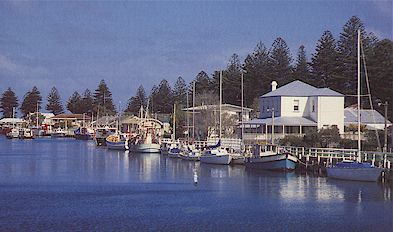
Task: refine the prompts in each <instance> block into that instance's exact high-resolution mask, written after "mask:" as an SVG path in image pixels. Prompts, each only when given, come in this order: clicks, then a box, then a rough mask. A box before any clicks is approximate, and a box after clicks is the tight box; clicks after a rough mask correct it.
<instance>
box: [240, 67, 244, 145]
mask: <svg viewBox="0 0 393 232" xmlns="http://www.w3.org/2000/svg"><path fill="white" fill-rule="evenodd" d="M243 78H244V72H243V71H242V80H241V85H242V88H241V89H242V115H241V118H240V120H242V121H241V122H242V124H241V125H242V140H241V141H242V143H243V135H244V128H243V127H244V125H243V117H244V112H243V98H244V96H243V94H244V89H243Z"/></svg>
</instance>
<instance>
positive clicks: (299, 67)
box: [293, 45, 310, 83]
mask: <svg viewBox="0 0 393 232" xmlns="http://www.w3.org/2000/svg"><path fill="white" fill-rule="evenodd" d="M293 78H294V79H296V80H301V81H303V82H307V83H310V67H309V64H308V63H307V57H306V51H305V49H304V45H300V47H299V50H298V53H297V59H296V66H295V69H294V71H293Z"/></svg>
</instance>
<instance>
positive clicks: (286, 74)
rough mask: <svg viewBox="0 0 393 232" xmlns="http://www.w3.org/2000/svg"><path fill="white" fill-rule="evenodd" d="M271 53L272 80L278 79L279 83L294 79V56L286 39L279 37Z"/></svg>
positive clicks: (283, 83) (282, 83)
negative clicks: (292, 63) (292, 65)
mask: <svg viewBox="0 0 393 232" xmlns="http://www.w3.org/2000/svg"><path fill="white" fill-rule="evenodd" d="M269 55H270V56H269V58H270V59H269V60H270V61H269V63H270V67H271V77H272V80H275V81H277V82H278V84H279V85H285V84H286V83H288V82H290V81H292V67H291V62H292V57H291V53H290V51H289V47H288V45H287V43H286V42H285V40H284V39H282V38H281V37H278V38H277V39H276V40H275V41H274V42H273V44H272V47H271V48H270V52H269Z"/></svg>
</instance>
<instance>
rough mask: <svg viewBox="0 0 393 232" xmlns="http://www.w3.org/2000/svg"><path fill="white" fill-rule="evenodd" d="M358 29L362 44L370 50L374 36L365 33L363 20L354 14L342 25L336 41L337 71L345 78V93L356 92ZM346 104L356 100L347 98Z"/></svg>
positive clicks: (366, 50) (365, 48)
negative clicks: (337, 54)
mask: <svg viewBox="0 0 393 232" xmlns="http://www.w3.org/2000/svg"><path fill="white" fill-rule="evenodd" d="M358 29H360V34H361V40H362V46H363V48H364V50H365V52H366V53H369V52H371V50H372V47H373V46H374V44H375V42H376V41H375V40H376V38H375V36H374V35H372V34H367V33H366V31H365V27H364V24H363V22H362V21H361V20H360V19H359V18H358V17H356V16H352V17H351V18H350V19H349V20H348V21H347V23H346V24H345V25H344V27H343V31H342V32H341V34H340V39H339V41H338V52H339V57H338V58H339V63H338V64H339V69H340V70H339V73H340V74H341V79H343V80H345V82H344V89H343V92H344V93H345V94H356V89H357V88H356V85H357V84H356V83H357V40H358V38H357V37H358V36H357V31H358ZM348 100H349V102H347V103H348V104H352V103H354V102H355V101H356V99H354V98H348Z"/></svg>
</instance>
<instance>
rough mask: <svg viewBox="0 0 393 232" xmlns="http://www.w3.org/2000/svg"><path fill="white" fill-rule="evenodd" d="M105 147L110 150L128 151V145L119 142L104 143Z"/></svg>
mask: <svg viewBox="0 0 393 232" xmlns="http://www.w3.org/2000/svg"><path fill="white" fill-rule="evenodd" d="M106 147H107V148H108V149H111V150H123V151H124V150H128V145H127V144H126V142H125V141H121V142H109V141H106Z"/></svg>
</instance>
